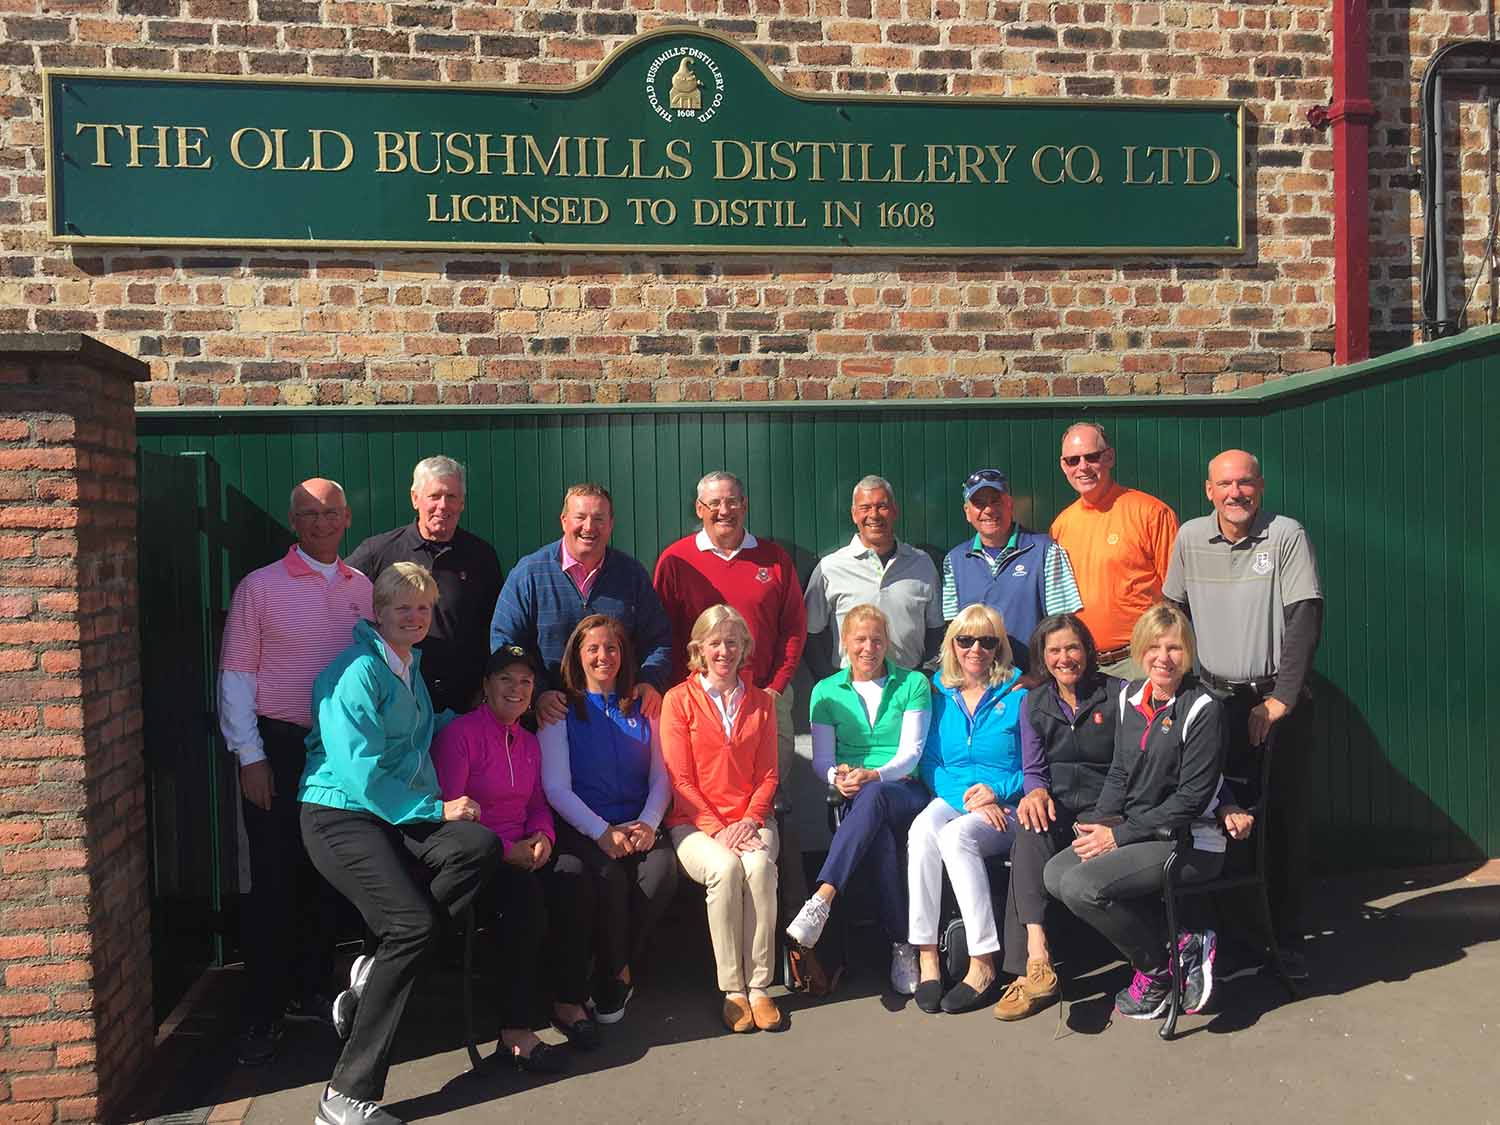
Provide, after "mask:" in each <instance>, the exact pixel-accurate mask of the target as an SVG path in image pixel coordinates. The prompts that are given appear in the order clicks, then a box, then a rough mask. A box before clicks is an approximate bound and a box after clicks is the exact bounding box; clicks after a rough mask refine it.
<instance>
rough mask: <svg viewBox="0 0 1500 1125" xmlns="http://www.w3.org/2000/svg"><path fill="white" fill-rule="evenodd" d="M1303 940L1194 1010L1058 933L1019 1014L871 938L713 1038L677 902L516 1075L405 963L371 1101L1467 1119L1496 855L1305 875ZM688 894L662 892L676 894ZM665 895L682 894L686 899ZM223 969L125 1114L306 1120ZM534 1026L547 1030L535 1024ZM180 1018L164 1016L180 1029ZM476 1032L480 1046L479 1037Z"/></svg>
mask: <svg viewBox="0 0 1500 1125" xmlns="http://www.w3.org/2000/svg"><path fill="white" fill-rule="evenodd" d="M1316 901H1317V906H1318V915H1319V926H1318V932H1317V934H1316V936H1315V937H1314V939H1313V940H1312V942H1311V943H1310V945H1309V947H1308V959H1309V962H1310V964H1311V967H1312V970H1313V979H1312V980H1311V981H1310V982H1309V990H1308V994H1307V995H1306V996H1304V997H1302V998H1301V999H1298V1000H1295V1001H1289V1000H1288V999H1287V997H1286V995H1285V993H1284V992H1283V991H1282V990H1281V988H1280V986H1279V985H1278V984H1277V983H1275V982H1274V981H1273V980H1270V979H1268V978H1266V977H1263V976H1256V975H1249V976H1245V977H1241V978H1238V979H1235V980H1231V981H1227V982H1223V983H1221V984H1220V985H1219V986H1218V989H1217V991H1216V999H1215V1003H1214V1004H1213V1009H1214V1010H1213V1011H1212V1012H1211V1013H1208V1014H1205V1015H1203V1016H1198V1017H1185V1018H1184V1019H1183V1020H1182V1022H1181V1024H1180V1025H1179V1035H1180V1038H1179V1039H1178V1041H1176V1042H1174V1043H1170V1044H1168V1043H1162V1042H1161V1041H1160V1040H1159V1039H1158V1038H1157V1036H1156V1027H1157V1024H1155V1023H1154V1022H1153V1023H1141V1022H1136V1021H1131V1020H1124V1019H1120V1018H1118V1017H1116V1018H1114V1019H1112V1020H1111V1010H1110V998H1111V996H1112V995H1113V992H1114V990H1115V989H1117V988H1119V987H1121V986H1122V985H1123V983H1125V980H1126V974H1125V972H1124V970H1123V968H1121V967H1119V966H1118V965H1098V966H1096V965H1095V964H1094V963H1093V962H1094V961H1096V960H1097V958H1094V959H1090V958H1088V957H1086V956H1083V955H1082V954H1080V955H1078V956H1077V957H1075V958H1074V965H1075V967H1078V968H1079V969H1081V970H1087V972H1086V975H1083V976H1081V977H1075V978H1073V979H1071V980H1070V981H1069V983H1068V985H1067V989H1066V994H1067V998H1068V1002H1067V1004H1066V1006H1065V1007H1064V1008H1063V1009H1062V1010H1061V1016H1060V1015H1059V1009H1057V1008H1054V1009H1051V1010H1048V1011H1046V1012H1044V1013H1042V1014H1039V1015H1037V1016H1035V1017H1033V1018H1032V1019H1030V1020H1027V1021H1025V1022H1022V1023H1019V1024H1010V1025H1006V1024H1001V1023H998V1022H997V1021H995V1020H994V1019H993V1018H991V1016H990V1015H989V1013H988V1012H977V1013H973V1014H970V1015H966V1016H958V1017H954V1016H928V1015H925V1014H923V1013H921V1012H919V1011H918V1010H917V1009H916V1008H915V1006H914V1005H911V1004H910V1002H909V1001H905V1000H902V999H898V998H895V997H892V996H889V995H882V994H881V986H882V985H883V983H884V981H883V966H882V965H881V964H879V960H880V951H879V948H878V943H876V944H875V945H873V946H871V948H869V949H868V950H866V951H865V952H866V956H865V957H864V959H863V963H862V964H859V965H857V969H858V971H857V973H856V975H855V976H854V977H853V978H852V979H850V980H849V981H848V982H847V983H846V984H845V985H844V987H842V988H841V989H840V991H839V993H838V994H837V995H836V996H835V997H833V998H832V999H830V1000H824V1001H811V1000H807V999H805V998H802V997H786V998H785V999H784V1001H783V1006H784V1008H785V1009H786V1010H787V1011H788V1012H789V1013H790V1015H791V1021H790V1027H789V1028H788V1030H787V1031H785V1032H784V1033H781V1034H778V1035H770V1034H765V1033H757V1034H753V1035H748V1036H731V1035H729V1034H727V1033H725V1032H723V1031H722V1030H721V1028H720V1026H719V1024H718V1019H717V997H716V994H715V993H714V992H713V989H712V968H711V963H710V960H709V957H708V951H707V937H706V931H705V930H703V929H702V928H701V927H700V926H699V925H698V924H697V922H698V920H697V919H696V918H694V917H686V918H680V919H678V922H677V928H676V930H675V932H674V933H673V935H672V936H673V941H672V943H671V947H670V948H664V949H662V950H660V951H659V953H658V956H657V957H656V958H655V959H654V961H653V963H651V964H650V965H649V966H648V969H649V975H648V976H647V978H646V980H645V985H644V987H643V988H642V989H641V990H640V993H639V994H638V996H637V998H636V1000H635V1001H633V1002H632V1004H631V1006H630V1009H629V1011H628V1013H627V1016H626V1018H625V1020H624V1021H623V1022H622V1023H620V1024H618V1025H616V1026H615V1027H612V1028H606V1029H605V1033H606V1043H605V1046H604V1047H603V1049H602V1050H600V1051H599V1052H597V1053H596V1054H593V1055H578V1056H576V1057H575V1060H574V1066H573V1068H572V1070H571V1072H570V1073H569V1074H567V1075H565V1076H562V1077H560V1078H557V1079H552V1080H548V1081H538V1080H536V1079H533V1078H531V1077H529V1076H526V1075H521V1074H517V1073H514V1072H512V1071H510V1070H509V1069H504V1070H501V1069H493V1070H487V1071H485V1072H481V1073H479V1074H470V1073H468V1072H467V1068H468V1061H467V1059H466V1057H465V1055H464V1052H463V1046H462V1039H463V1035H462V1017H461V1010H460V1009H459V1007H458V1002H459V978H458V977H457V975H456V974H454V973H453V972H452V971H449V970H444V971H438V972H435V973H432V974H430V975H428V976H426V977H424V978H423V980H422V982H421V983H420V984H419V991H420V995H417V996H416V997H415V998H414V1001H413V1004H412V1006H411V1008H410V1009H409V1011H408V1015H407V1019H406V1021H405V1023H404V1025H403V1028H402V1033H401V1037H400V1039H399V1040H398V1047H397V1062H396V1064H395V1066H394V1067H393V1068H392V1071H391V1076H390V1083H389V1087H388V1090H387V1094H386V1100H385V1104H386V1106H387V1108H389V1109H390V1110H391V1111H392V1112H394V1113H396V1114H397V1115H399V1116H401V1117H403V1118H405V1119H407V1120H410V1121H433V1122H453V1123H455V1125H456V1123H460V1122H482V1121H486V1122H487V1121H493V1120H495V1119H496V1117H497V1115H504V1116H506V1117H507V1118H508V1119H510V1120H514V1121H519V1122H533V1121H535V1122H573V1121H577V1122H600V1123H603V1122H636V1121H646V1120H650V1121H653V1122H677V1121H682V1122H703V1121H720V1120H724V1119H727V1118H733V1119H743V1120H760V1121H777V1120H785V1121H812V1120H816V1121H819V1122H842V1121H866V1122H868V1121H903V1122H905V1121H913V1122H916V1121H922V1122H926V1121H933V1122H938V1121H942V1122H965V1121H976V1122H977V1121H986V1122H994V1121H1000V1120H1004V1119H1005V1118H1006V1117H1009V1116H1015V1115H1020V1116H1022V1117H1024V1118H1025V1119H1027V1120H1035V1121H1043V1122H1046V1123H1047V1125H1071V1123H1074V1122H1079V1123H1081V1122H1120V1121H1146V1120H1160V1119H1162V1118H1163V1116H1164V1115H1170V1116H1173V1117H1178V1118H1180V1119H1186V1117H1187V1116H1188V1115H1191V1116H1192V1117H1193V1118H1194V1119H1205V1118H1207V1119H1212V1120H1213V1121H1215V1122H1230V1123H1233V1122H1241V1121H1244V1122H1251V1121H1257V1122H1259V1121H1267V1120H1269V1121H1283V1120H1297V1121H1305V1122H1342V1121H1350V1122H1355V1121H1358V1122H1385V1121H1391V1122H1396V1121H1401V1122H1412V1121H1417V1122H1418V1123H1419V1125H1425V1123H1426V1122H1434V1123H1435V1122H1439V1121H1441V1122H1464V1123H1470V1122H1476V1123H1477V1122H1487V1121H1496V1120H1500V1098H1497V1097H1496V1096H1495V1095H1494V1079H1493V1073H1494V1067H1495V1065H1496V1047H1497V1044H1500V871H1496V870H1495V869H1494V865H1491V867H1490V868H1486V869H1483V870H1481V871H1480V872H1477V873H1474V874H1472V875H1469V876H1459V877H1455V872H1454V871H1452V870H1448V871H1432V872H1417V873H1411V874H1409V875H1404V876H1398V875H1384V876H1372V877H1367V878H1363V879H1358V880H1353V881H1344V882H1338V883H1333V884H1327V885H1324V886H1323V887H1321V888H1320V893H1319V894H1318V896H1317V900H1316ZM691 905H692V904H691V903H689V904H686V906H688V907H691ZM686 912H687V911H684V913H686ZM236 975H237V974H233V973H224V974H220V976H221V978H222V979H221V980H220V981H218V982H217V984H216V985H215V987H214V988H211V989H209V990H207V991H206V993H205V995H204V996H203V997H202V998H201V1000H200V1004H199V1009H200V1010H199V1011H195V1013H194V1014H193V1015H192V1016H191V1017H190V1018H189V1019H188V1020H187V1021H185V1022H184V1024H183V1025H182V1027H181V1028H179V1029H178V1034H177V1035H176V1036H174V1037H173V1038H174V1039H176V1040H178V1041H177V1042H176V1043H175V1044H174V1043H173V1042H171V1041H169V1042H168V1043H167V1044H166V1047H165V1049H164V1052H163V1055H164V1058H165V1059H171V1058H172V1055H173V1052H174V1051H175V1052H176V1055H177V1060H176V1061H175V1062H168V1063H166V1064H165V1070H163V1068H162V1067H159V1068H158V1071H159V1073H158V1076H157V1078H156V1079H155V1084H154V1086H148V1087H147V1088H146V1089H143V1091H142V1096H141V1099H140V1104H141V1105H142V1106H143V1107H146V1108H145V1109H144V1110H143V1115H145V1114H155V1115H161V1114H165V1113H171V1112H176V1113H179V1114H182V1115H184V1116H181V1117H177V1118H174V1119H173V1120H174V1121H178V1122H186V1121H190V1120H198V1121H208V1120H214V1121H222V1122H230V1121H237V1120H244V1121H247V1122H249V1123H250V1125H282V1123H286V1122H291V1123H296V1125H307V1123H308V1122H311V1121H312V1120H313V1117H314V1115H315V1113H316V1104H317V1098H318V1095H319V1093H320V1091H321V1088H322V1083H323V1081H324V1080H326V1077H327V1075H328V1074H329V1073H330V1071H331V1069H332V1065H333V1061H334V1059H335V1058H336V1054H337V1043H336V1042H335V1040H334V1039H333V1036H332V1033H331V1032H329V1031H327V1030H326V1029H323V1028H319V1027H315V1026H311V1025H304V1026H300V1027H296V1028H294V1029H292V1031H291V1032H290V1033H289V1036H288V1039H287V1041H286V1050H284V1051H283V1053H282V1057H281V1058H280V1059H279V1060H278V1061H277V1062H276V1063H273V1064H271V1065H270V1066H267V1067H261V1068H256V1069H250V1068H242V1067H235V1066H234V1065H233V1063H232V1055H231V1054H230V1053H229V1051H228V1049H227V1047H226V1045H225V1044H226V1041H227V1038H228V1033H229V1030H230V1029H231V1028H232V1024H233V1021H232V1018H231V1017H229V1016H226V1015H219V1014H217V1013H215V1011H214V1008H215V1007H216V1002H215V1000H214V996H215V995H217V997H218V1003H217V1007H219V1008H220V1009H221V1010H222V1009H223V1008H224V1007H225V1004H224V1003H223V1001H224V1000H226V999H227V998H229V997H230V996H231V994H232V991H233V987H232V986H233V985H234V984H235V981H234V979H233V978H234V977H235V976H236ZM544 1035H545V1036H546V1037H549V1038H552V1039H557V1038H559V1037H557V1036H556V1035H555V1033H553V1032H550V1031H548V1032H545V1033H544ZM184 1037H185V1038H184ZM489 1046H490V1044H486V1048H487V1049H488V1048H489Z"/></svg>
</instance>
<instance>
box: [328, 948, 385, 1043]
mask: <svg viewBox="0 0 1500 1125" xmlns="http://www.w3.org/2000/svg"><path fill="white" fill-rule="evenodd" d="M374 967H375V958H373V957H366V956H365V955H364V954H360V955H359V956H358V957H356V958H355V959H354V964H353V965H351V966H349V987H348V988H346V989H344V991H342V992H340V993H339V994H338V995H337V996H335V997H334V998H333V1030H334V1031H336V1032H337V1033H338V1037H339V1038H340V1039H348V1038H349V1032H351V1031H352V1030H354V1013H355V1012H356V1011H357V1010H358V1009H359V998H360V997H361V996H363V995H364V991H365V981H366V980H368V979H369V977H370V970H371V969H372V968H374Z"/></svg>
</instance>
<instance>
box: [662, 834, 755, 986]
mask: <svg viewBox="0 0 1500 1125" xmlns="http://www.w3.org/2000/svg"><path fill="white" fill-rule="evenodd" d="M671 837H672V846H673V847H674V848H676V849H677V859H678V862H680V863H681V864H682V869H683V870H684V871H686V872H687V874H688V878H689V879H691V880H692V881H693V882H695V883H698V884H700V885H701V886H702V887H703V888H704V889H705V890H706V891H707V892H708V934H709V937H710V939H711V940H712V941H713V946H714V963H715V964H716V965H717V967H718V975H719V987H720V988H721V989H723V990H724V991H725V992H744V991H745V989H746V988H769V987H770V986H771V978H772V977H773V976H774V975H775V960H776V958H775V949H776V853H777V839H776V829H775V827H774V826H772V825H767V826H766V827H765V828H762V829H761V830H760V838H761V839H762V840H764V841H765V844H766V847H765V850H764V851H758V852H746V853H745V854H744V855H735V854H734V853H733V852H732V851H730V850H729V849H728V848H726V847H725V846H724V845H723V844H721V843H719V842H718V841H717V840H715V839H714V838H713V837H712V836H710V835H708V834H707V833H706V832H701V831H699V830H698V829H697V828H694V827H693V826H692V825H690V824H680V825H678V826H677V827H676V828H674V829H672V831H671Z"/></svg>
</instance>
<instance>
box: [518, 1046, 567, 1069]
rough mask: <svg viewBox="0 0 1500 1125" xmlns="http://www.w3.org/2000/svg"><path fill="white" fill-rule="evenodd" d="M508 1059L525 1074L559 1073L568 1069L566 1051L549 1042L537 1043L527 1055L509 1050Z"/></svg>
mask: <svg viewBox="0 0 1500 1125" xmlns="http://www.w3.org/2000/svg"><path fill="white" fill-rule="evenodd" d="M510 1061H511V1062H512V1063H514V1064H515V1067H516V1069H517V1070H521V1071H525V1072H526V1073H527V1074H561V1073H562V1072H563V1071H565V1070H567V1069H568V1052H567V1051H564V1050H563V1049H562V1048H561V1047H554V1046H553V1045H552V1044H551V1043H538V1044H537V1045H536V1046H535V1047H533V1048H531V1054H529V1055H523V1054H521V1053H520V1052H519V1051H511V1052H510Z"/></svg>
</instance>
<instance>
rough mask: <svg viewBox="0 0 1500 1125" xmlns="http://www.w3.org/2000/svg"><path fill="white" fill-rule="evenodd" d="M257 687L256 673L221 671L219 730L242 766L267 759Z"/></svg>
mask: <svg viewBox="0 0 1500 1125" xmlns="http://www.w3.org/2000/svg"><path fill="white" fill-rule="evenodd" d="M255 687H256V682H255V673H254V672H230V671H223V672H220V673H219V730H220V731H221V732H222V733H223V735H224V741H225V742H226V743H228V744H229V752H230V753H231V754H234V755H235V756H236V757H237V758H239V760H240V765H242V766H248V765H251V764H253V763H255V762H263V761H265V758H266V746H265V743H264V742H262V741H261V737H260V728H259V727H257V726H256V725H255Z"/></svg>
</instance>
